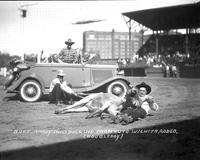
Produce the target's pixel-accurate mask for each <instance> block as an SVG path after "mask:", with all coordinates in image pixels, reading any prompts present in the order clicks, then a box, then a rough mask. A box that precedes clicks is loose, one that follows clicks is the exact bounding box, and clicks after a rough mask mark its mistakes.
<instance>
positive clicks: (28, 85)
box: [20, 80, 42, 102]
mask: <svg viewBox="0 0 200 160" xmlns="http://www.w3.org/2000/svg"><path fill="white" fill-rule="evenodd" d="M20 96H21V98H22V100H23V101H26V102H36V101H38V100H39V99H40V98H41V96H42V89H41V86H40V84H39V83H38V82H37V81H34V80H27V81H25V82H24V83H23V84H22V85H21V87H20Z"/></svg>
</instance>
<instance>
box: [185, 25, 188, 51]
mask: <svg viewBox="0 0 200 160" xmlns="http://www.w3.org/2000/svg"><path fill="white" fill-rule="evenodd" d="M185 53H186V55H187V54H188V28H186V35H185Z"/></svg>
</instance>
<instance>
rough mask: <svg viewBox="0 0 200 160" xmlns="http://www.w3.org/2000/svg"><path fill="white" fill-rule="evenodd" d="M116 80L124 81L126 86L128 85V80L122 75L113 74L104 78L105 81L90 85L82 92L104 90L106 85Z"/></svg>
mask: <svg viewBox="0 0 200 160" xmlns="http://www.w3.org/2000/svg"><path fill="white" fill-rule="evenodd" d="M117 80H122V81H124V82H125V83H126V84H127V85H128V86H129V85H130V82H129V81H128V80H127V79H125V78H124V77H123V76H115V77H111V78H109V79H106V80H105V81H102V82H101V83H98V84H96V85H94V86H92V87H89V88H87V90H86V91H84V93H93V92H101V91H106V88H107V86H108V85H109V84H110V83H112V82H114V81H117Z"/></svg>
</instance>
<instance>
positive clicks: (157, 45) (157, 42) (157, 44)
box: [156, 31, 159, 57]
mask: <svg viewBox="0 0 200 160" xmlns="http://www.w3.org/2000/svg"><path fill="white" fill-rule="evenodd" d="M158 47H159V41H158V31H156V57H157V56H158Z"/></svg>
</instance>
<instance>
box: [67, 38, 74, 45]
mask: <svg viewBox="0 0 200 160" xmlns="http://www.w3.org/2000/svg"><path fill="white" fill-rule="evenodd" d="M65 44H66V45H72V44H74V42H72V39H71V38H69V39H68V40H67V41H65Z"/></svg>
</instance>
